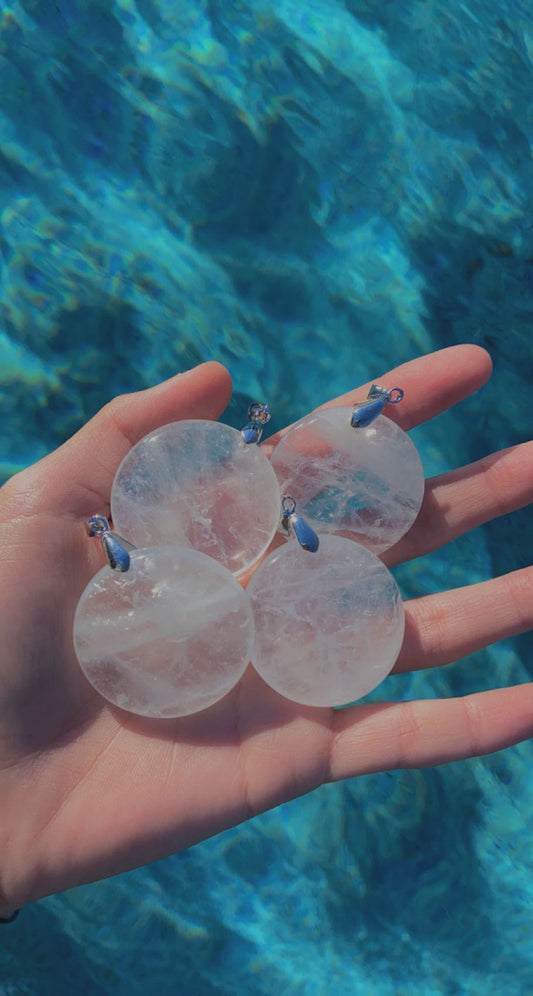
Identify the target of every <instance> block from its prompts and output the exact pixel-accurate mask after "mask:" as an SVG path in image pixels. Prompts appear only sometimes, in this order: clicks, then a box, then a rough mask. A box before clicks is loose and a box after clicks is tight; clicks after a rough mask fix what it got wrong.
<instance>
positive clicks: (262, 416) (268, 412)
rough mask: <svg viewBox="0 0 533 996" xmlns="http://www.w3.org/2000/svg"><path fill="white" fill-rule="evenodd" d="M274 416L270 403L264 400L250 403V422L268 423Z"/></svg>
mask: <svg viewBox="0 0 533 996" xmlns="http://www.w3.org/2000/svg"><path fill="white" fill-rule="evenodd" d="M271 418H272V409H271V407H270V405H267V404H264V403H263V402H262V401H252V403H251V404H250V405H248V421H249V422H259V424H260V425H266V424H267V422H270V419H271Z"/></svg>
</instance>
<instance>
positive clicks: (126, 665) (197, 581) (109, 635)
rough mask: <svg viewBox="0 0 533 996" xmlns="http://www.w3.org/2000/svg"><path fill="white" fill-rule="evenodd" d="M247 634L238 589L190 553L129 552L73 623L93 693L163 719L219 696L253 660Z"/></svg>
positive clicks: (248, 613)
mask: <svg viewBox="0 0 533 996" xmlns="http://www.w3.org/2000/svg"><path fill="white" fill-rule="evenodd" d="M253 634H254V624H253V616H252V610H251V606H250V600H249V597H248V595H247V594H246V592H245V591H243V589H242V588H241V586H240V584H239V582H238V581H236V580H235V578H234V577H233V575H231V574H230V573H229V571H227V570H226V568H225V567H222V566H221V565H220V564H218V563H217V562H216V561H215V560H212V558H210V557H206V556H205V554H203V553H198V552H197V551H196V550H190V549H188V548H187V547H172V546H160V547H152V548H150V549H148V550H134V551H133V552H132V553H131V565H130V569H129V571H127V572H126V573H124V574H121V573H117V572H115V571H112V570H111V569H110V568H109V567H103V568H102V569H101V570H100V571H99V572H98V574H96V575H95V577H94V578H93V579H92V581H90V583H89V584H88V585H87V587H86V589H85V591H84V592H83V594H82V596H81V598H80V601H79V603H78V607H77V609H76V614H75V617H74V646H75V649H76V654H77V656H78V660H79V662H80V665H81V667H82V670H83V671H84V673H85V675H86V677H87V678H88V679H89V681H90V682H91V684H92V685H94V687H95V688H96V690H97V691H98V692H100V695H103V697H104V698H105V699H108V701H109V702H112V703H113V704H114V705H117V706H120V708H121V709H126V710H127V711H128V712H134V713H137V714H138V715H141V716H153V717H157V718H161V719H166V718H170V717H173V716H187V715H189V714H190V713H193V712H198V711H199V710H200V709H205V708H206V707H207V706H210V705H213V703H214V702H217V701H218V700H219V699H221V698H222V697H223V696H224V695H226V693H227V692H229V691H230V689H231V688H233V686H234V685H235V684H236V683H237V681H238V680H239V678H240V677H241V675H242V674H243V673H244V671H245V669H246V666H247V664H248V662H249V660H250V657H251V652H252V647H253Z"/></svg>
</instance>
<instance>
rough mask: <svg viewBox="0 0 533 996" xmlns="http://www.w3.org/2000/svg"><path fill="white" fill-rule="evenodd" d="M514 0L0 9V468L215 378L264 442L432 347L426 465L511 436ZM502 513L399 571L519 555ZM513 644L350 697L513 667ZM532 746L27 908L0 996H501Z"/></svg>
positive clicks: (532, 272) (291, 808)
mask: <svg viewBox="0 0 533 996" xmlns="http://www.w3.org/2000/svg"><path fill="white" fill-rule="evenodd" d="M532 93H533V6H532V4H531V0H464V2H459V0H417V2H415V0H410V2H408V0H406V2H402V3H397V2H393V0H344V2H342V0H306V2H303V0H90V2H89V0H86V2H81V0H68V2H67V0H57V2H55V0H14V2H11V3H0V249H1V253H0V265H1V290H0V304H1V311H0V406H1V407H0V416H1V418H0V437H1V445H0V474H1V478H2V479H5V478H6V477H8V476H9V475H10V474H11V473H13V472H14V471H16V470H18V469H21V468H22V467H24V466H26V465H27V464H29V463H31V462H32V461H34V460H35V459H37V458H39V457H41V456H43V455H44V454H46V453H47V452H48V451H49V450H50V449H51V448H53V447H55V446H56V445H58V444H59V443H60V442H62V441H63V440H64V439H65V438H66V437H67V436H69V435H70V434H72V433H73V432H74V431H75V430H76V429H77V428H78V427H79V426H80V425H81V424H83V422H84V421H85V420H86V419H87V418H88V417H90V416H91V415H92V414H93V413H94V412H95V411H97V410H98V408H99V407H100V406H101V405H102V404H104V403H105V402H106V401H107V400H109V398H111V397H112V396H113V395H115V394H117V393H120V392H122V391H127V390H133V389H138V388H140V387H143V386H148V385H150V384H153V383H155V382H156V381H157V380H159V379H161V378H163V377H165V376H169V375H171V374H172V373H174V372H176V371H177V370H182V369H185V368H188V367H190V366H192V365H193V364H195V363H197V362H199V361H202V360H205V359H209V358H217V359H220V360H222V362H224V363H226V364H227V365H228V366H229V368H230V370H231V373H232V375H233V378H234V385H235V396H234V400H233V402H232V405H231V407H230V409H229V412H228V415H227V419H228V420H229V421H230V422H232V424H234V425H240V424H242V422H243V412H244V408H245V405H246V403H247V401H248V400H249V399H250V398H256V397H257V398H261V399H267V400H269V401H270V403H271V404H272V405H273V407H274V412H275V418H274V423H273V427H274V429H276V428H278V427H279V426H281V425H283V424H284V423H286V422H288V421H290V420H292V419H294V418H295V417H297V416H298V415H301V414H302V413H304V412H305V411H307V410H308V409H309V408H310V407H312V406H313V405H316V404H318V403H320V402H321V401H323V400H325V398H326V397H330V396H334V395H335V394H337V393H340V392H343V391H346V390H349V389H351V388H353V387H355V386H356V385H357V384H358V383H361V382H364V381H367V380H369V379H371V378H374V377H379V375H380V374H381V373H382V372H384V371H386V370H387V369H389V368H390V367H391V366H393V365H395V364H397V363H401V362H403V361H405V360H407V359H410V358H412V357H414V356H417V355H419V354H420V353H425V352H427V351H430V350H432V349H436V348H439V347H441V346H445V345H451V344H453V343H456V342H464V341H473V342H477V343H479V344H481V345H484V346H486V347H487V348H488V349H489V350H490V351H491V354H492V356H493V358H494V361H495V373H494V377H493V381H492V384H491V385H490V386H488V387H487V388H485V389H484V390H483V391H482V392H481V394H480V396H479V398H478V399H474V400H472V401H467V402H464V403H463V404H461V405H460V406H458V407H457V408H456V409H454V410H453V411H452V412H450V413H449V414H447V415H444V416H441V417H440V418H439V419H437V420H435V422H434V423H431V424H428V425H426V426H424V427H422V428H420V429H419V430H416V431H415V432H414V433H413V438H414V439H415V441H416V442H417V445H418V446H419V449H420V452H421V455H422V458H423V461H424V465H425V467H426V471H427V472H428V473H430V474H431V473H437V472H440V471H444V470H446V469H448V468H450V467H453V466H456V465H457V464H462V463H467V462H469V461H471V460H474V459H477V458H479V457H481V456H482V455H484V454H485V453H486V452H487V451H488V450H491V449H496V448H498V447H499V446H505V445H511V444H512V443H514V442H519V441H521V440H522V439H525V438H528V437H529V436H530V434H531V415H530V407H531V402H530V394H531V383H532V381H533V377H532V374H533V353H532V349H531V344H530V343H531V323H532V318H533V214H532V208H531V205H532V203H533V163H532V154H531V149H532V145H533V114H532V110H531V94H532ZM532 532H533V530H532V526H531V515H530V513H528V512H523V513H520V514H518V515H516V516H514V517H512V518H505V519H503V520H501V521H499V522H497V523H495V524H494V525H493V526H492V527H490V528H486V529H483V530H476V531H475V532H474V533H473V534H472V535H471V536H469V537H466V538H464V539H462V540H458V541H456V542H455V543H453V544H451V545H449V546H448V547H446V548H444V549H443V550H442V551H441V552H440V553H439V554H438V555H437V556H435V557H430V558H424V559H423V560H422V561H420V562H415V563H414V564H410V565H407V566H405V567H403V568H401V569H399V570H398V571H397V572H396V576H397V578H398V580H399V582H400V585H401V588H402V593H403V595H404V597H411V596H416V595H420V594H422V593H426V592H430V591H437V590H440V589H442V588H445V587H447V586H449V585H451V586H457V585H461V584H466V583H469V582H471V581H478V580H482V579H484V578H486V577H489V576H491V575H497V574H501V573H503V572H504V571H506V570H510V569H512V568H515V567H519V566H523V565H525V564H526V563H528V561H529V559H530V551H531V540H532V538H533V536H532ZM532 642H533V641H532V640H531V638H530V637H522V638H520V639H516V640H514V641H507V642H506V643H505V644H502V645H500V646H497V647H494V648H489V649H488V650H486V651H484V652H481V653H479V654H477V655H476V656H475V657H473V658H470V659H468V660H467V661H464V662H459V663H458V664H456V665H452V666H450V667H448V668H445V669H442V670H441V671H439V672H435V673H428V674H413V675H410V676H408V677H406V676H398V677H394V678H391V679H389V680H388V681H387V683H386V684H385V687H384V688H381V689H378V690H377V691H376V693H375V694H374V697H375V698H380V697H381V698H404V697H405V698H410V697H433V696H436V695H444V696H449V695H456V694H466V693H467V692H469V691H474V690H477V689H482V688H489V687H496V686H498V685H500V684H507V683H511V682H514V681H525V680H528V678H530V677H531V664H530V660H531V652H532V649H533V646H532ZM530 767H531V747H530V745H529V744H524V745H521V746H518V747H515V748H512V749H509V750H507V751H505V752H502V753H500V754H497V755H494V756H491V757H489V758H486V759H481V760H475V761H471V762H467V763H464V764H450V765H446V766H444V767H442V768H439V769H434V770H425V771H418V772H417V771H406V772H387V773H383V774H379V775H372V776H367V777H365V778H360V779H357V780H353V781H350V782H347V783H346V784H343V785H332V786H326V787H324V788H323V789H322V790H320V791H318V792H315V793H314V794H313V795H311V796H309V797H307V798H305V799H302V800H298V801H297V802H294V803H291V804H287V805H284V806H282V807H280V808H278V809H276V810H275V811H273V812H272V813H268V814H265V815H264V816H262V817H259V818H257V819H255V820H254V821H252V822H251V823H248V824H247V825H245V826H243V827H241V828H238V829H236V830H232V831H228V832H227V833H224V834H222V835H220V836H218V837H217V838H215V839H213V840H211V841H207V842H205V843H204V844H202V845H199V846H198V847H196V848H194V849H192V850H190V851H189V852H187V853H185V854H182V855H177V856H174V857H171V858H169V859H167V860H166V861H163V862H159V863H157V864H155V865H153V866H150V867H148V868H144V869H140V870H138V871H135V872H132V873H130V874H128V875H122V876H118V877H116V878H115V879H112V880H110V881H108V882H104V883H99V884H96V885H91V886H86V887H83V888H81V889H78V890H72V891H71V892H70V893H67V894H65V895H60V896H56V897H52V898H49V899H45V900H43V901H41V902H40V903H37V904H34V906H32V907H30V908H28V909H27V910H24V911H23V913H22V914H21V916H20V917H19V919H18V921H17V923H16V924H15V925H13V927H10V928H9V935H8V928H5V929H4V930H3V931H2V934H1V936H0V996H14V994H19V993H20V994H30V996H63V993H65V994H67V993H69V994H70V993H72V992H76V994H80V996H83V994H85V993H87V994H107V993H109V994H120V996H137V994H139V996H141V994H142V996H146V994H148V996H150V994H152V993H157V994H158V996H175V994H176V993H179V994H180V996H181V994H187V996H188V994H191V996H215V994H217V996H218V994H230V996H241V994H243V996H248V994H251V996H255V994H257V996H267V994H276V996H277V994H279V993H283V994H284V996H323V994H327V996H329V994H332V996H353V994H355V996H359V994H361V996H396V994H400V996H404V994H405V996H411V994H416V996H459V994H463V993H464V994H468V996H481V994H486V993H490V994H491V996H500V994H506V996H507V994H512V996H529V994H530V993H531V992H532V991H533V953H532V952H533V945H532V943H531V942H532V927H531V923H532V900H533V884H532V883H533V877H532V874H531V864H532V857H531V854H532V852H533V847H532V844H533V834H532V830H531V801H532V790H531V778H530Z"/></svg>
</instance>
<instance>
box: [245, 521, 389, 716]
mask: <svg viewBox="0 0 533 996" xmlns="http://www.w3.org/2000/svg"><path fill="white" fill-rule="evenodd" d="M319 539H320V542H319V545H318V548H316V549H315V552H313V553H310V552H309V551H308V550H307V549H305V548H303V547H302V546H300V545H299V544H298V543H297V542H295V541H293V542H288V543H286V544H285V545H284V546H283V547H280V548H279V549H278V550H275V551H274V553H271V554H270V556H268V557H267V558H266V560H264V561H263V562H262V564H260V566H259V567H258V569H257V570H256V572H255V573H254V575H253V578H252V580H251V582H250V584H249V585H248V588H247V591H248V593H249V595H250V598H251V602H252V609H253V613H254V622H255V646H254V649H253V652H252V663H253V665H254V667H255V669H256V670H257V672H258V673H259V674H260V675H261V677H262V678H263V679H264V681H266V682H267V684H269V685H270V686H271V687H272V688H274V689H275V690H276V691H277V692H279V693H280V694H281V695H284V696H285V697H286V698H288V699H292V700H294V701H295V702H300V703H302V704H304V705H311V706H339V705H346V704H347V703H349V702H353V701H354V700H355V699H358V698H360V697H361V696H362V695H366V694H367V692H370V691H371V690H372V689H373V688H375V687H376V685H378V684H379V683H380V682H381V681H383V679H384V678H385V677H386V676H387V674H389V672H390V671H391V669H392V668H393V666H394V663H395V661H396V659H397V657H398V654H399V652H400V648H401V645H402V641H403V633H404V611H403V604H402V601H401V598H400V593H399V591H398V587H397V585H396V582H395V580H394V578H393V577H392V574H391V573H390V571H388V570H387V568H386V567H385V566H384V565H383V564H382V562H381V561H380V560H379V558H378V557H376V555H375V554H373V553H371V552H370V551H369V550H367V549H366V548H365V547H363V546H361V545H360V544H358V543H354V542H353V541H352V540H348V539H344V538H343V537H340V536H332V535H328V534H326V535H321V536H320V538H319Z"/></svg>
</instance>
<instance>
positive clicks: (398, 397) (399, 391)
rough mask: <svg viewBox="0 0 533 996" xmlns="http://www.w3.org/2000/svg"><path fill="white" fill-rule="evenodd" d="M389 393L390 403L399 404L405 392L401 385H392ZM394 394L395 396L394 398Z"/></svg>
mask: <svg viewBox="0 0 533 996" xmlns="http://www.w3.org/2000/svg"><path fill="white" fill-rule="evenodd" d="M388 393H389V405H397V404H398V402H399V401H401V400H402V398H403V395H404V392H403V391H402V389H401V387H391V389H390V391H389V392H388ZM393 394H395V397H394V398H393V396H392V395H393Z"/></svg>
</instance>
